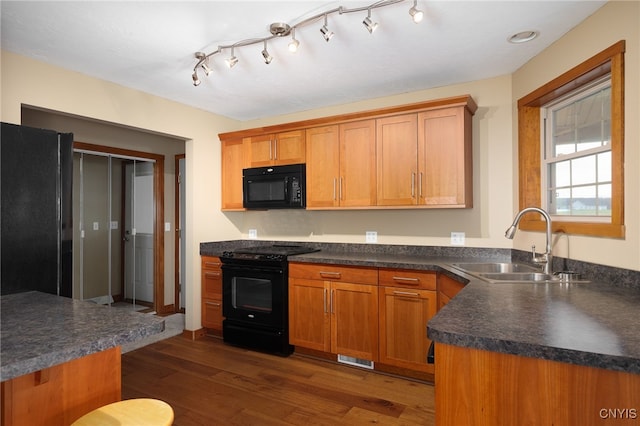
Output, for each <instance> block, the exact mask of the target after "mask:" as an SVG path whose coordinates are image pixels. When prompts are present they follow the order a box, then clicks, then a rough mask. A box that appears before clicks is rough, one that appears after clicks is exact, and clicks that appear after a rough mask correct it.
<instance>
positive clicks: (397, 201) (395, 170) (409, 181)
mask: <svg viewBox="0 0 640 426" xmlns="http://www.w3.org/2000/svg"><path fill="white" fill-rule="evenodd" d="M417 119H418V117H417V114H406V115H398V116H392V117H386V118H380V119H378V120H376V156H377V163H378V164H377V166H378V169H377V173H378V205H379V206H402V205H405V206H406V205H413V204H416V203H417V195H416V180H417V171H418V170H417V168H418V166H417V158H418V123H417Z"/></svg>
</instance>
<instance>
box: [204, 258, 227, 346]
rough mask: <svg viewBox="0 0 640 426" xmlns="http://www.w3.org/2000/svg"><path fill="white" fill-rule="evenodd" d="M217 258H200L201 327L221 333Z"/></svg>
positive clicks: (219, 272)
mask: <svg viewBox="0 0 640 426" xmlns="http://www.w3.org/2000/svg"><path fill="white" fill-rule="evenodd" d="M221 266H222V264H221V262H220V259H219V258H218V257H212V256H202V259H201V272H200V273H201V289H202V290H201V294H202V318H201V319H202V326H203V327H206V328H209V329H212V330H213V331H214V332H217V334H220V333H222V320H223V317H222V269H221Z"/></svg>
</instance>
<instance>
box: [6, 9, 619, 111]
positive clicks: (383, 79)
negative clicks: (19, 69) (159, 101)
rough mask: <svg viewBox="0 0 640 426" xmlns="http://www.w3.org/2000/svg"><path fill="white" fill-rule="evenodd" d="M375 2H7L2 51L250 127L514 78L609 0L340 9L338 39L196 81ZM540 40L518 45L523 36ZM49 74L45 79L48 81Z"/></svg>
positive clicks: (282, 48)
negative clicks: (201, 68)
mask: <svg viewBox="0 0 640 426" xmlns="http://www.w3.org/2000/svg"><path fill="white" fill-rule="evenodd" d="M373 2H374V0H371V1H353V0H343V1H313V0H297V1H242V0H240V1H238V0H234V1H194V2H189V1H43V2H37V1H5V0H2V1H1V3H0V4H1V17H2V23H1V40H2V49H4V50H8V51H11V52H14V53H18V54H21V55H24V56H27V57H30V58H33V59H36V60H39V61H43V62H46V63H50V64H53V65H57V66H60V67H63V68H65V69H69V70H73V71H77V72H80V73H82V74H86V75H89V76H93V77H96V78H99V79H103V80H108V81H111V82H114V83H117V84H120V85H122V86H126V87H129V88H132V89H136V90H140V91H142V92H146V93H150V94H153V95H157V96H160V97H163V98H166V99H170V100H174V101H177V102H180V103H183V104H187V105H190V106H193V107H196V108H200V109H203V110H206V111H210V112H212V113H215V114H219V115H222V116H225V117H229V118H232V119H236V120H241V121H245V120H252V119H257V118H263V117H270V116H275V115H281V114H288V113H294V112H299V111H304V110H310V109H315V108H320V107H325V106H331V105H338V104H344V103H349V102H356V101H360V100H365V99H371V98H376V97H382V96H390V95H395V94H401V93H406V92H413V91H418V90H424V89H429V88H433V87H439V86H447V85H452V84H456V83H463V82H468V81H474V80H481V79H486V78H491V77H496V76H500V75H505V74H509V73H512V72H514V71H515V70H517V69H518V68H519V67H521V66H522V65H523V64H525V63H526V62H527V61H528V60H529V59H530V58H532V57H534V56H535V55H537V54H538V53H539V52H541V51H542V50H544V49H545V48H546V47H547V46H549V45H550V44H552V43H553V42H554V41H555V40H557V39H558V38H560V37H561V36H562V35H563V34H565V33H566V32H568V31H569V30H570V29H571V28H573V27H574V26H576V25H577V24H578V23H580V22H581V21H583V20H584V19H585V18H586V17H588V16H589V15H591V14H592V13H594V12H595V11H596V10H597V9H598V8H600V7H601V6H602V5H603V4H605V3H606V1H591V0H590V1H577V0H573V1H550V0H545V1H518V0H515V1H514V0H511V1H478V0H476V1H452V0H448V1H431V0H418V8H419V9H421V10H423V11H424V12H425V18H424V20H423V21H422V22H421V23H419V24H415V23H413V22H412V21H411V19H410V16H409V13H408V11H409V8H410V7H411V6H412V5H413V1H411V0H406V1H401V2H399V3H397V4H393V5H390V6H385V7H382V8H376V9H373V10H372V13H371V18H372V20H373V21H376V22H378V23H379V27H378V29H377V30H376V31H375V32H374V33H373V34H369V32H368V31H367V30H366V29H365V27H364V25H362V20H363V19H364V17H366V11H363V12H357V13H355V12H354V13H343V14H337V13H336V14H331V15H329V17H328V27H329V28H330V29H331V30H332V31H333V32H334V33H335V36H334V37H333V38H332V39H331V41H330V42H325V41H324V39H323V38H322V36H321V34H320V31H319V29H320V27H321V26H322V24H323V21H322V19H320V20H319V21H314V22H312V23H310V24H309V25H306V26H301V27H299V28H298V29H297V30H296V33H295V36H296V39H298V40H299V41H300V49H299V50H298V52H296V53H290V52H289V51H288V50H287V43H288V42H289V41H290V40H291V37H290V36H287V37H280V38H275V39H273V40H271V41H269V43H268V50H269V52H270V53H271V55H272V56H273V57H274V59H273V62H272V63H271V64H269V65H267V64H265V63H264V61H263V59H262V56H261V54H260V52H261V51H262V49H263V44H262V43H259V44H256V45H252V46H245V47H240V48H236V49H235V51H234V53H235V56H236V57H238V59H239V62H238V64H237V65H236V66H235V67H233V68H231V69H230V68H228V67H227V66H226V64H225V63H224V59H226V58H228V57H229V56H230V51H224V50H223V52H222V53H221V54H216V55H214V56H212V57H211V58H210V60H211V63H210V65H211V66H212V68H213V72H212V73H211V75H209V76H208V77H207V76H205V75H204V73H203V72H200V73H199V75H200V80H201V81H202V83H201V84H200V85H199V86H198V87H195V86H194V85H193V81H192V78H191V75H192V73H193V68H194V66H195V65H196V63H197V61H196V59H195V57H194V54H195V52H197V51H204V52H205V53H211V52H213V51H215V50H216V49H217V47H218V46H219V45H229V44H233V43H235V42H238V41H240V40H245V39H251V38H263V37H268V36H270V35H271V34H270V33H269V25H270V24H271V23H273V22H285V23H288V24H290V25H295V24H296V23H298V22H300V21H302V20H304V19H306V18H309V17H311V16H313V15H317V14H321V13H322V12H324V11H327V10H330V9H333V8H336V7H338V6H344V7H346V8H358V7H366V6H369V5H371V4H372V3H373ZM529 30H535V31H538V32H539V33H540V35H539V37H538V38H536V39H535V40H533V41H531V42H528V43H524V44H512V43H509V42H508V41H507V39H508V38H509V37H510V36H511V35H513V34H514V33H517V32H521V31H529ZM43 78H46V76H43Z"/></svg>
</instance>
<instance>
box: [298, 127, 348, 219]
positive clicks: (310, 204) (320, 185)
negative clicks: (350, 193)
mask: <svg viewBox="0 0 640 426" xmlns="http://www.w3.org/2000/svg"><path fill="white" fill-rule="evenodd" d="M306 139H307V150H306V152H307V208H308V209H313V208H331V207H337V206H338V205H339V201H338V176H339V174H340V141H339V132H338V126H323V127H314V128H313V129H307V135H306Z"/></svg>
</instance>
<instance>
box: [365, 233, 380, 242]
mask: <svg viewBox="0 0 640 426" xmlns="http://www.w3.org/2000/svg"><path fill="white" fill-rule="evenodd" d="M365 241H366V242H367V243H377V242H378V233H377V232H376V231H367V232H366V233H365Z"/></svg>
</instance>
